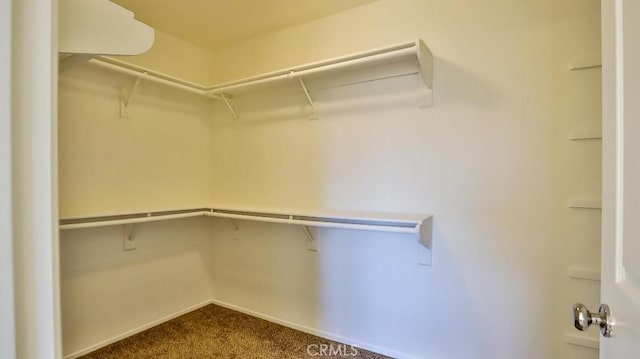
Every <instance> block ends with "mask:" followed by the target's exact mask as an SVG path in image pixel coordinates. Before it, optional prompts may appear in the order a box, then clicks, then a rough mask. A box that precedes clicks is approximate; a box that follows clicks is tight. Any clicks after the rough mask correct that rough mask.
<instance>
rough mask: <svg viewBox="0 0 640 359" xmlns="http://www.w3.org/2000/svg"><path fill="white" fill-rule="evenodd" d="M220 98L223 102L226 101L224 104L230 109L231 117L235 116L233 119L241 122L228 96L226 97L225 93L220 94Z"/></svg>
mask: <svg viewBox="0 0 640 359" xmlns="http://www.w3.org/2000/svg"><path fill="white" fill-rule="evenodd" d="M219 96H220V98H222V101H224V104H225V105H227V108H228V109H229V112H231V115H232V116H233V118H235V119H236V120H239V119H240V118H239V117H238V114H237V113H236V111H234V110H233V107H232V106H231V102H229V99H227V96H225V94H224V93H220V94H219Z"/></svg>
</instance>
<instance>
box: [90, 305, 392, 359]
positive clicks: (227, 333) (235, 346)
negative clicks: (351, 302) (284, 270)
mask: <svg viewBox="0 0 640 359" xmlns="http://www.w3.org/2000/svg"><path fill="white" fill-rule="evenodd" d="M309 345H313V346H312V347H310V348H308V346H309ZM322 345H325V347H324V348H326V349H325V351H324V353H321V352H320V351H321V350H322V349H323V347H322ZM331 350H333V352H331ZM355 350H357V355H353V354H355V351H354V349H353V348H351V347H350V346H348V345H344V344H340V343H336V342H332V341H328V340H326V339H322V338H319V337H316V336H313V335H310V334H306V333H303V332H300V331H297V330H294V329H290V328H287V327H283V326H281V325H278V324H274V323H271V322H268V321H265V320H262V319H258V318H255V317H252V316H249V315H246V314H242V313H239V312H236V311H233V310H229V309H226V308H223V307H220V306H216V305H208V306H206V307H203V308H201V309H198V310H196V311H193V312H191V313H188V314H185V315H183V316H180V317H178V318H175V319H173V320H170V321H168V322H166V323H163V324H160V325H158V326H156V327H153V328H151V329H148V330H145V331H144V332H141V333H139V334H136V335H134V336H131V337H129V338H126V339H124V340H121V341H119V342H116V343H113V344H111V345H109V346H107V347H104V348H102V349H99V350H97V351H95V352H93V353H90V354H87V355H85V356H83V357H82V358H86V359H107V358H109V359H113V358H149V359H151V358H154V359H156V358H176V359H177V358H180V359H183V358H188V359H200V358H221V359H298V358H357V359H383V358H388V357H386V356H383V355H380V354H375V353H372V352H368V351H365V350H362V349H355ZM309 352H310V353H311V354H314V355H310V354H309ZM320 354H324V355H320ZM341 354H342V355H341ZM345 354H346V355H345Z"/></svg>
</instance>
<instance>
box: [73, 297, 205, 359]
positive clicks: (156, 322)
mask: <svg viewBox="0 0 640 359" xmlns="http://www.w3.org/2000/svg"><path fill="white" fill-rule="evenodd" d="M211 303H212V302H211V300H206V301H204V302H200V303H198V304H195V305H192V306H190V307H188V308H186V309H182V310H179V311H177V312H175V313H172V314H169V315H167V316H164V317H162V318H160V319H157V320H154V321H151V322H149V323H147V324H143V325H141V326H139V327H137V328H134V329H131V330H128V331H126V332H124V333H122V334H119V335H116V336H115V337H111V338H109V339H105V340H103V341H101V342H98V343H96V344H93V345H91V346H88V347H86V348H84V349H80V350H77V351H75V352H73V353H70V354H66V355H65V356H64V359H75V358H78V357H81V356H83V355H86V354H89V353H91V352H94V351H96V350H98V349H100V348H104V347H106V346H107V345H109V344H113V343H115V342H117V341H120V340H122V339H125V338H128V337H130V336H133V335H135V334H138V333H140V332H143V331H145V330H147V329H150V328H153V327H155V326H158V325H160V324H162V323H165V322H168V321H170V320H172V319H175V318H177V317H179V316H181V315H185V314H187V313H190V312H193V311H194V310H198V309H200V308H202V307H205V306H207V305H209V304H211Z"/></svg>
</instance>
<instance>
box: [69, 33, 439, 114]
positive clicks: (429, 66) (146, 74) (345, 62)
mask: <svg viewBox="0 0 640 359" xmlns="http://www.w3.org/2000/svg"><path fill="white" fill-rule="evenodd" d="M411 57H414V58H415V59H416V60H417V65H418V69H417V71H416V72H417V73H418V74H419V75H420V77H421V79H422V83H423V85H422V86H424V88H426V89H427V90H428V93H429V96H431V92H432V87H433V86H432V84H433V74H432V72H433V55H432V54H431V51H430V50H429V48H428V47H427V46H426V45H425V44H424V42H423V41H422V40H420V39H418V40H416V41H412V42H405V43H401V44H398V45H393V46H388V47H384V48H379V49H374V50H369V51H364V52H360V53H356V54H352V55H347V56H342V57H337V58H333V59H328V60H324V61H318V62H313V63H309V64H305V65H300V66H295V67H292V68H288V69H285V70H280V71H274V72H270V73H266V74H263V75H259V76H254V77H249V78H246V79H242V80H237V81H231V82H226V83H223V84H219V85H215V86H203V85H200V84H196V83H194V82H190V81H186V80H182V79H179V78H177V77H174V76H170V75H167V74H164V73H161V72H158V71H154V70H151V69H147V68H144V67H141V66H138V65H133V64H130V63H127V62H125V61H121V60H118V59H115V58H112V57H107V56H98V57H96V58H93V59H90V60H88V62H89V63H91V64H94V65H97V66H100V67H102V68H107V69H109V70H112V71H117V72H120V73H123V74H127V75H130V76H134V77H136V78H144V80H146V81H151V82H155V83H159V84H163V85H166V86H170V87H173V88H177V89H181V90H184V91H188V92H191V93H194V94H197V95H200V96H205V97H209V98H214V99H217V100H222V101H224V103H225V105H226V106H227V108H228V109H229V111H230V112H231V114H232V115H233V117H234V118H236V119H238V115H237V112H236V111H235V110H234V109H233V107H232V105H231V102H230V101H229V100H230V98H231V93H232V92H233V91H235V90H240V89H243V88H248V87H253V86H257V85H264V84H270V83H274V82H279V81H285V80H294V79H298V82H299V83H300V85H301V87H302V89H303V91H304V95H305V97H306V99H307V101H308V103H309V105H310V106H311V108H312V110H313V109H314V102H313V99H312V97H311V94H310V93H309V90H308V88H307V86H306V84H305V82H304V80H303V78H304V77H306V76H311V75H316V74H319V73H326V72H332V71H335V70H340V69H345V68H353V67H357V66H368V65H371V64H375V63H385V62H392V61H398V60H399V59H403V58H411ZM65 62H69V63H70V64H71V63H75V62H74V61H70V60H69V59H66V60H65ZM429 102H430V101H429Z"/></svg>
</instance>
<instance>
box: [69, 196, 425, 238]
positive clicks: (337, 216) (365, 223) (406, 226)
mask: <svg viewBox="0 0 640 359" xmlns="http://www.w3.org/2000/svg"><path fill="white" fill-rule="evenodd" d="M197 216H207V217H218V218H226V219H230V220H248V221H255V222H270V223H282V224H290V225H300V226H303V227H305V232H306V233H307V236H309V237H310V239H312V238H311V234H310V233H309V232H308V230H307V229H306V227H327V228H341V229H353V230H361V231H378V232H391V233H408V234H413V235H415V236H416V239H417V240H418V241H419V242H420V243H421V244H423V245H424V246H426V247H427V248H431V219H432V216H431V215H417V214H390V213H379V212H338V211H311V210H271V209H254V208H250V209H247V208H244V209H243V208H240V207H226V206H225V207H219V206H216V207H207V208H192V209H180V210H172V211H157V212H140V213H128V214H117V215H108V216H98V217H81V218H68V219H61V220H60V229H61V230H66V229H77V228H90V227H102V226H112V225H124V224H133V223H143V222H153V221H160V220H168V219H177V218H187V217H197Z"/></svg>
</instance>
